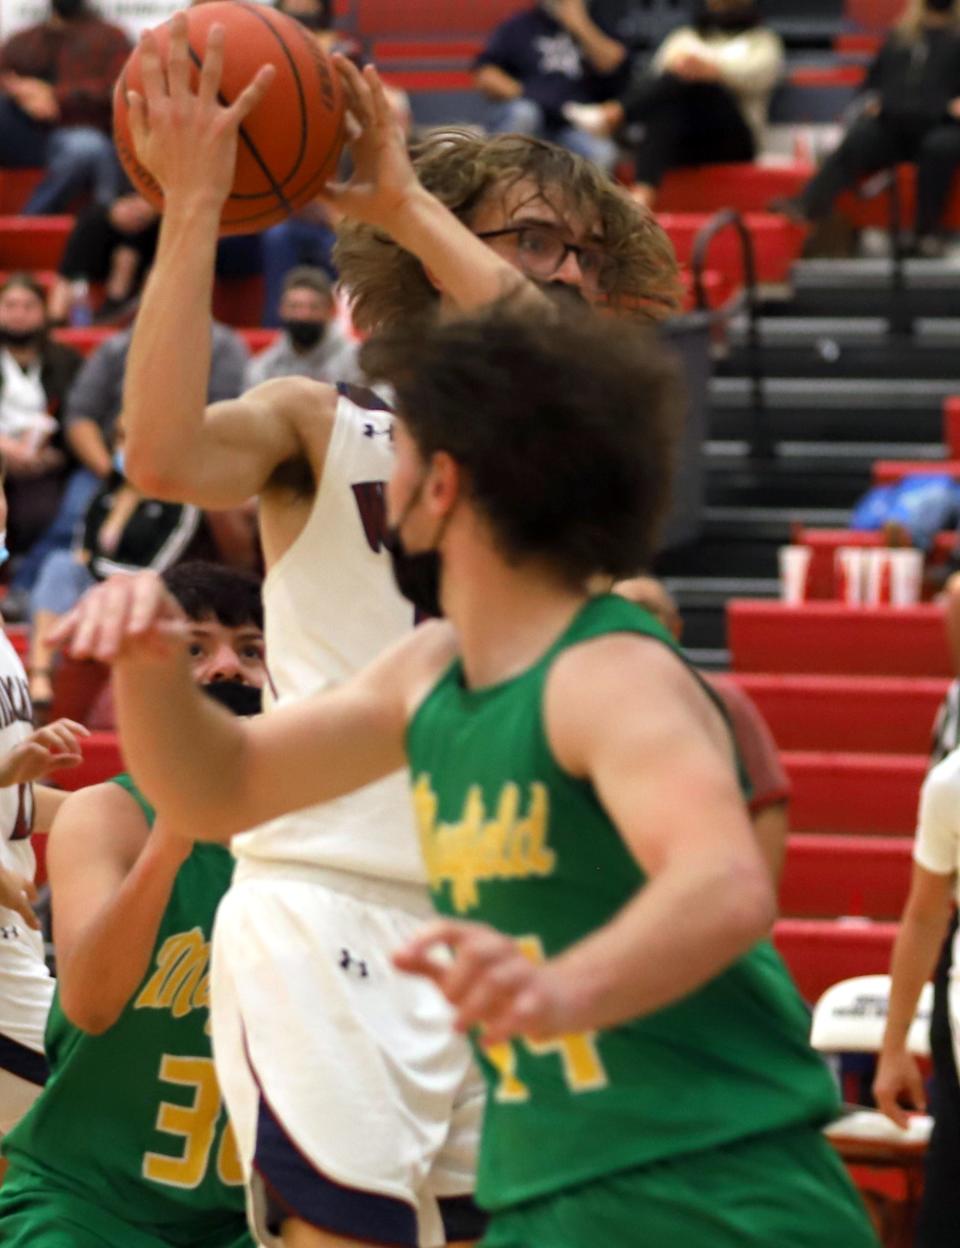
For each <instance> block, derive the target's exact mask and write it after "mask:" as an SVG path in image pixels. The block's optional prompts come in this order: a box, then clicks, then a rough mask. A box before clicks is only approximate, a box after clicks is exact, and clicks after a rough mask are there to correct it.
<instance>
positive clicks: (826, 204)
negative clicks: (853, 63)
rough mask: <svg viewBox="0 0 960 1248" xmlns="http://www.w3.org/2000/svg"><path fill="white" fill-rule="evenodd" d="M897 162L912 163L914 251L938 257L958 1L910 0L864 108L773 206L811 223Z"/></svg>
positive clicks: (955, 152) (958, 75)
mask: <svg viewBox="0 0 960 1248" xmlns="http://www.w3.org/2000/svg"><path fill="white" fill-rule="evenodd" d="M901 161H911V162H914V163H916V166H917V218H916V248H917V251H918V252H919V253H920V254H921V255H925V256H931V257H935V256H939V255H940V254H941V253H942V250H943V239H942V228H943V215H944V210H945V208H946V205H947V200H948V198H949V194H950V187H951V184H952V181H953V176H954V174H955V172H956V170H957V167H958V166H960V3H957V0H910V3H909V4H908V5H907V9H906V12H905V13H904V16H903V19H902V21H901V22H900V24H899V26H898V27H897V28H896V29H895V30H894V31H893V32H892V33H891V35H890V36H889V38H888V39H887V40H886V42H885V43H884V45H883V47H882V48H881V49H880V52H879V53H878V55H877V57H876V59H875V60H874V62H873V64H872V65H871V66H870V70H869V72H868V74H867V77H866V81H865V82H864V88H863V96H862V109H861V111H860V113H859V116H858V117H857V119H856V120H855V121H854V122H853V124H852V125H851V126H850V129H849V130H848V131H847V133H846V136H845V137H844V139H843V141H842V142H841V144H840V146H839V147H838V148H837V149H836V151H834V152H833V153H832V154H831V155H830V156H829V157H828V158H827V159H826V160H825V161H824V163H823V165H822V167H821V168H820V170H819V171H818V172H817V174H816V175H815V176H814V178H813V179H812V180H811V181H810V182H809V183H808V184H807V186H806V188H805V189H804V190H803V191H802V192H801V194H800V195H798V196H797V197H796V198H794V199H785V200H779V201H776V202H775V203H774V204H772V205H771V207H773V208H775V209H779V210H780V211H783V212H785V213H787V215H788V216H790V217H791V218H793V219H794V220H797V221H801V222H805V223H811V224H814V223H816V222H819V221H821V220H823V218H824V217H826V216H827V215H828V214H829V213H830V211H831V209H832V207H833V204H834V201H835V200H836V198H837V196H838V195H839V194H840V193H841V191H844V190H846V189H847V188H848V187H851V186H853V185H854V184H855V183H856V182H857V181H858V180H859V179H861V178H863V177H865V176H866V175H867V174H870V173H874V172H876V171H877V170H880V169H885V168H887V167H888V166H891V165H896V164H898V163H899V162H901Z"/></svg>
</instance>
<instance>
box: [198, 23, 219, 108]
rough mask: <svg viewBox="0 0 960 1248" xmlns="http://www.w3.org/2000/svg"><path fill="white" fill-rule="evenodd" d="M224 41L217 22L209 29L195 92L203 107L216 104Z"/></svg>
mask: <svg viewBox="0 0 960 1248" xmlns="http://www.w3.org/2000/svg"><path fill="white" fill-rule="evenodd" d="M224 39H225V32H224V28H223V27H222V26H221V25H220V23H219V22H218V23H217V24H216V25H215V26H211V27H210V33H209V35H207V49H206V52H205V54H204V57H203V67H202V69H201V70H200V86H199V89H198V91H197V96H198V98H199V100H200V103H201V104H203V105H205V106H210V105H213V104H216V103H217V99H218V96H219V94H220V83H221V81H222V79H223V46H224Z"/></svg>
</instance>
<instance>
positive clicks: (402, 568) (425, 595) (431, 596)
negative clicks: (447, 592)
mask: <svg viewBox="0 0 960 1248" xmlns="http://www.w3.org/2000/svg"><path fill="white" fill-rule="evenodd" d="M422 489H423V482H421V483H420V485H419V486H418V487H417V491H416V493H415V494H414V495H413V497H412V498H411V499H410V502H409V503H408V504H407V506H406V507H405V508H404V511H403V515H402V516H401V517H400V519H399V521H398V522H397V523H396V524H392V525H390V526H389V528H388V529H387V531H386V533H385V534H384V536H383V548H384V550H385V551H386V552H387V554H388V555H389V556H390V563H391V565H392V567H393V579H394V580H395V581H396V583H397V589H399V591H400V593H401V594H402V595H403V597H404V598H406V600H407V602H412V603H413V605H414V607H415V608H416V612H417V620H418V621H419V620H421V619H432V620H439V619H442V618H443V607H442V606H441V605H440V577H441V575H442V569H443V561H442V560H441V558H440V551H439V550H438V549H437V548H436V546H434V547H433V549H432V550H418V551H416V552H411V551H409V550H407V548H406V546H405V545H404V542H403V538H402V537H401V536H400V530H401V528H402V527H403V523H404V521H405V520H406V518H407V516H408V515H409V514H410V511H411V508H413V507H414V506H416V503H417V500H418V499H419V497H420V492H421V490H422ZM444 528H446V521H444V522H443V526H442V527H441V530H440V532H439V533H438V534H437V541H438V542H439V541H440V538H441V536H442V534H443V529H444Z"/></svg>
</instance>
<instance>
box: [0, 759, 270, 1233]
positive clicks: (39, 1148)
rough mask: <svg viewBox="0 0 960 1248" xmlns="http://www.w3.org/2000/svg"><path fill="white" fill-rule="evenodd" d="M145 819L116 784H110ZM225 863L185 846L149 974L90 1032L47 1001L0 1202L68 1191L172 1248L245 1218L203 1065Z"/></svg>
mask: <svg viewBox="0 0 960 1248" xmlns="http://www.w3.org/2000/svg"><path fill="white" fill-rule="evenodd" d="M117 783H118V784H120V785H122V786H123V787H124V788H125V789H127V791H128V792H130V793H131V795H132V796H133V798H134V799H135V800H136V801H137V802H138V803H139V804H140V805H141V807H142V808H143V810H144V813H145V815H146V816H147V818H148V820H149V822H150V823H151V824H152V822H153V811H152V810H151V809H150V807H149V806H147V804H146V803H145V801H144V800H143V798H142V797H141V796H140V794H139V793H138V792H137V791H136V789H135V788H134V786H133V784H132V782H131V781H130V780H129V779H128V778H127V777H126V776H121V777H118V778H117ZM232 874H233V859H232V858H231V856H230V853H229V851H228V850H226V849H224V848H223V847H221V846H219V845H202V844H201V845H197V846H196V847H195V848H194V850H193V852H192V853H191V855H190V857H189V858H188V859H187V860H186V861H185V862H184V864H183V866H182V867H181V868H180V870H179V872H178V874H177V877H176V881H175V883H174V886H173V892H172V894H171V897H170V901H169V903H168V905H167V908H166V911H165V912H164V915H163V919H162V921H161V924H160V930H159V932H158V933H157V939H156V944H155V946H154V950H153V953H152V956H151V958H150V967H149V970H148V971H147V974H146V976H145V977H144V979H143V982H142V983H141V984H140V985H139V987H138V988H137V990H136V992H135V993H134V994H133V996H132V997H131V999H130V1001H129V1002H128V1004H127V1005H126V1007H125V1008H124V1010H123V1013H122V1014H121V1015H120V1017H119V1018H118V1019H117V1021H116V1022H115V1023H114V1024H113V1026H112V1027H110V1028H109V1029H108V1030H107V1031H105V1032H104V1033H103V1034H102V1035H98V1036H92V1035H88V1034H87V1033H85V1032H83V1031H81V1030H80V1029H79V1028H77V1027H74V1026H73V1024H72V1023H70V1022H69V1021H68V1019H67V1017H66V1015H65V1014H64V1012H63V1009H62V1008H61V1005H60V1000H59V995H58V996H56V997H55V998H54V1001H53V1006H52V1008H51V1010H50V1016H49V1020H48V1023H47V1032H46V1049H47V1057H48V1060H49V1064H50V1078H49V1080H48V1082H47V1085H46V1087H45V1088H44V1091H43V1093H42V1095H41V1096H40V1097H39V1099H38V1100H37V1101H36V1103H35V1104H34V1105H33V1107H32V1108H31V1110H30V1111H29V1113H27V1114H26V1115H25V1117H24V1118H23V1119H22V1120H21V1121H20V1122H19V1123H18V1125H17V1126H16V1127H15V1128H14V1130H13V1131H11V1132H10V1133H9V1135H7V1136H6V1138H5V1139H4V1142H3V1152H4V1155H5V1156H6V1157H7V1159H8V1160H9V1162H10V1171H9V1174H8V1176H7V1180H6V1183H5V1185H4V1191H3V1197H4V1200H7V1198H13V1197H14V1196H16V1195H18V1194H21V1193H22V1194H27V1193H32V1192H35V1191H37V1190H43V1191H46V1192H47V1193H49V1194H51V1195H52V1194H53V1193H55V1192H57V1191H60V1192H63V1193H64V1194H66V1195H69V1194H73V1195H76V1196H79V1197H82V1198H84V1199H85V1200H86V1201H88V1202H90V1203H94V1204H96V1205H98V1206H99V1207H101V1208H103V1209H104V1210H107V1211H109V1212H110V1213H111V1214H112V1215H113V1216H114V1217H116V1218H119V1219H121V1220H124V1221H126V1222H129V1223H131V1224H132V1225H133V1226H136V1227H138V1228H141V1229H142V1230H144V1231H146V1230H149V1231H151V1232H152V1233H153V1234H155V1235H156V1237H157V1238H158V1239H160V1240H162V1241H165V1242H169V1243H170V1244H174V1245H195V1244H200V1243H203V1244H209V1245H211V1246H215V1245H227V1244H230V1245H233V1244H240V1243H243V1242H247V1243H249V1244H250V1248H252V1241H249V1240H246V1241H244V1239H243V1238H242V1237H243V1235H244V1228H245V1224H246V1219H245V1216H244V1198H243V1186H242V1175H241V1172H240V1165H239V1161H238V1158H237V1153H236V1146H235V1144H234V1139H233V1132H232V1131H231V1130H230V1128H229V1126H228V1123H227V1117H226V1113H225V1111H224V1108H223V1105H222V1100H221V1096H220V1089H219V1086H218V1084H217V1079H216V1075H215V1073H214V1069H213V1056H212V1052H211V1046H210V1034H209V1021H208V1020H209V982H210V981H209V972H210V965H209V964H210V939H211V932H212V928H213V918H214V914H215V913H216V909H217V906H218V904H219V902H220V898H221V897H222V896H223V894H224V893H225V892H226V890H227V888H228V886H229V884H230V877H231V875H232Z"/></svg>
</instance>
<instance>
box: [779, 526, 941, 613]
mask: <svg viewBox="0 0 960 1248" xmlns="http://www.w3.org/2000/svg"><path fill="white" fill-rule="evenodd" d="M793 540H794V542H795V544H796V545H798V546H809V548H810V551H811V555H810V570H809V573H808V576H807V597H808V598H810V599H830V598H836V597H837V596H838V593H839V587H838V584H837V567H836V555H837V551H838V550H839V549H840V548H841V547H842V546H866V547H871V546H882V545H883V544H884V537H883V534H882V533H864V532H861V531H860V530H858V529H804V528H799V527H798V528H797V529H796V531H795V533H794V537H793ZM956 544H957V535H956V533H955V532H952V531H951V530H946V531H944V532H943V533H937V534H936V535H935V537H934V539H933V545H932V547H931V548H930V550H929V551H928V553H927V564H928V565H930V566H935V565H937V564H942V563H945V562H946V560H947V559H948V557H949V556H950V554H951V552H952V551H953V549H954V547H955V546H956Z"/></svg>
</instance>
